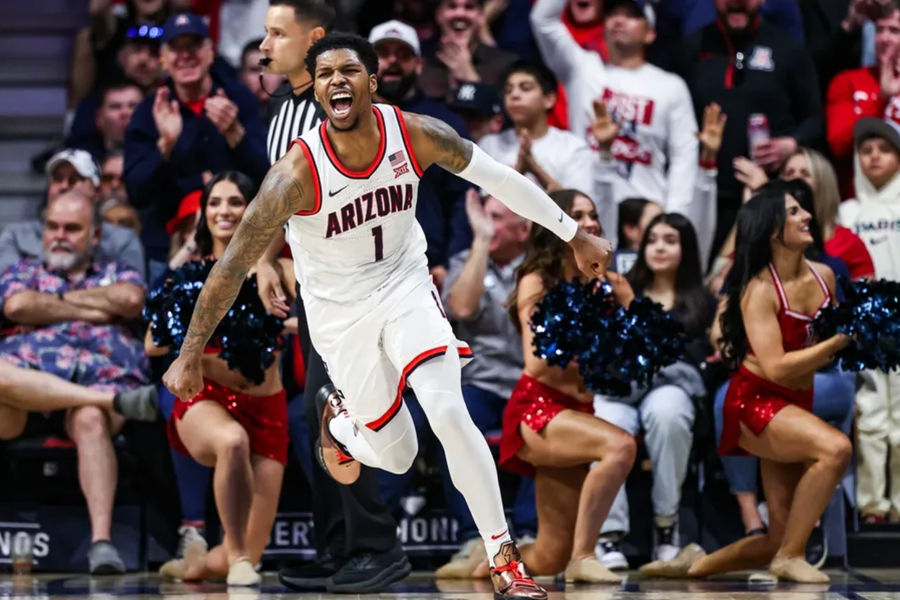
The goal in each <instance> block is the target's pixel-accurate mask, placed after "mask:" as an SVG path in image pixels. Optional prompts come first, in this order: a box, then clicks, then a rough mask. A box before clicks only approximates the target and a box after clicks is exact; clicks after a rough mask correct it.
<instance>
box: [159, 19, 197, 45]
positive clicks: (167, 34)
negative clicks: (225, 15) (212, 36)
mask: <svg viewBox="0 0 900 600" xmlns="http://www.w3.org/2000/svg"><path fill="white" fill-rule="evenodd" d="M179 35H196V36H197V37H201V38H208V37H209V28H208V27H207V26H206V23H205V22H204V21H203V17H199V16H197V15H194V14H191V13H181V14H178V15H172V16H171V17H169V18H168V19H166V22H165V24H164V25H163V31H162V37H161V38H160V42H162V43H163V44H168V43H169V42H171V41H172V40H174V39H175V38H177V37H178V36H179Z"/></svg>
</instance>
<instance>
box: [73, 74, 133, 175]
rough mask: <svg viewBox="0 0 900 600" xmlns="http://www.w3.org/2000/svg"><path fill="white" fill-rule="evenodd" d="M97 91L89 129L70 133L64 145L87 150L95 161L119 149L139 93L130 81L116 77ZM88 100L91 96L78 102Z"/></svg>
mask: <svg viewBox="0 0 900 600" xmlns="http://www.w3.org/2000/svg"><path fill="white" fill-rule="evenodd" d="M97 95H98V97H99V98H100V103H99V106H97V107H96V108H97V110H96V113H95V115H94V128H93V130H92V131H91V132H90V133H87V132H82V133H77V132H76V133H75V134H74V135H70V136H69V139H68V140H66V147H68V148H80V149H82V150H87V151H88V152H90V153H91V156H93V157H94V160H95V161H97V162H100V161H101V160H103V157H104V156H106V155H107V154H108V153H110V152H114V151H121V150H122V144H123V143H124V142H125V129H126V128H127V127H128V123H129V122H130V121H131V115H132V114H134V109H135V108H137V105H138V104H139V103H140V101H141V98H143V93H142V92H141V88H140V87H138V85H137V84H136V83H134V82H133V81H128V80H126V79H120V80H117V81H113V82H110V83H109V84H107V85H106V87H105V88H104V89H103V90H102V91H100V93H99V94H97ZM90 102H92V99H91V98H86V99H85V100H83V101H82V104H85V103H90Z"/></svg>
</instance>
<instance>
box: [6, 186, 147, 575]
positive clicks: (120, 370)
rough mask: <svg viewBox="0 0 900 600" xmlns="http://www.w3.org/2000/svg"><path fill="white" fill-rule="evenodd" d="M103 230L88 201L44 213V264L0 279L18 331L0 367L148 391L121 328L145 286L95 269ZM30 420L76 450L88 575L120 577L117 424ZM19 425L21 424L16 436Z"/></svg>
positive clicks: (82, 415)
mask: <svg viewBox="0 0 900 600" xmlns="http://www.w3.org/2000/svg"><path fill="white" fill-rule="evenodd" d="M101 227H102V224H101V221H100V218H99V214H98V212H97V210H96V206H95V205H94V204H93V201H92V199H91V198H89V197H87V196H85V195H83V194H81V193H79V192H75V191H72V192H68V193H64V194H62V195H60V196H57V197H56V198H54V199H53V200H51V201H50V203H49V205H48V206H47V218H46V223H45V227H44V232H43V246H44V248H43V249H44V261H43V262H41V261H40V260H36V259H33V258H28V259H24V260H21V261H19V262H18V263H16V264H15V265H14V266H12V267H11V268H10V269H8V270H7V271H6V272H5V273H4V274H3V276H2V277H0V298H2V301H3V318H4V320H5V321H7V322H8V324H11V325H13V326H16V327H22V329H21V330H20V331H18V332H14V333H12V334H11V335H7V336H6V337H4V338H2V339H0V358H2V359H3V360H5V361H7V362H10V363H12V364H13V365H15V366H18V367H24V368H27V369H36V370H40V371H44V372H46V373H50V374H52V375H56V376H57V377H60V378H62V379H65V380H67V381H70V382H72V383H76V384H79V385H83V386H86V387H89V388H94V389H97V390H100V391H105V392H108V391H113V392H122V391H125V390H130V389H135V388H137V387H139V386H141V385H144V384H146V383H147V382H148V364H147V358H146V356H145V355H144V351H143V347H142V346H141V343H140V340H138V339H136V338H135V337H134V336H133V335H132V334H131V332H130V331H129V329H128V327H127V326H126V324H127V322H128V321H133V320H135V319H137V318H139V317H140V314H141V309H142V307H143V304H144V284H143V280H142V278H141V276H140V274H139V273H138V272H136V271H135V270H133V269H130V268H128V267H126V266H124V265H122V264H120V263H115V262H106V263H99V262H97V261H96V259H95V253H94V249H95V248H96V247H97V244H98V243H99V241H100V230H101ZM57 415H58V413H51V414H50V415H49V416H43V417H42V416H41V415H39V414H34V417H35V420H36V421H38V423H36V427H38V428H41V427H43V428H49V429H50V430H53V428H54V427H55V426H59V425H61V424H64V431H65V433H66V434H68V436H69V437H70V438H71V439H72V441H73V442H75V445H76V447H77V449H78V462H79V469H78V476H79V483H80V484H81V489H82V491H83V492H84V497H85V500H86V502H87V505H88V513H89V515H90V520H91V547H90V550H89V552H88V562H89V564H90V571H91V573H122V572H124V570H125V567H124V565H123V563H122V559H121V558H120V556H119V553H118V551H117V550H116V548H115V546H113V545H112V542H111V535H110V533H111V532H110V529H111V526H112V510H113V501H114V499H115V492H116V477H117V466H116V454H115V451H114V449H113V445H112V442H111V440H110V436H111V435H115V434H116V433H118V432H119V430H121V428H122V425H123V423H124V419H123V418H122V416H121V415H116V414H111V413H109V412H105V411H103V410H101V409H100V408H99V407H97V406H83V407H80V408H74V409H72V410H70V411H69V412H68V413H67V414H66V415H65V416H64V417H62V416H57ZM24 426H25V423H24V421H20V429H19V432H20V433H21V431H22V430H23V429H22V428H24Z"/></svg>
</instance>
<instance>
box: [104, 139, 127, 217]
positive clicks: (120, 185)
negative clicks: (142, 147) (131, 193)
mask: <svg viewBox="0 0 900 600" xmlns="http://www.w3.org/2000/svg"><path fill="white" fill-rule="evenodd" d="M124 167H125V155H124V154H122V151H121V150H113V151H112V152H109V153H107V154H106V156H105V157H104V159H103V162H101V163H100V189H99V190H98V193H99V194H100V197H99V199H98V202H100V206H101V207H103V206H105V205H106V203H107V202H109V203H115V204H128V191H127V190H126V189H125V181H124V180H123V179H122V172H123V170H124Z"/></svg>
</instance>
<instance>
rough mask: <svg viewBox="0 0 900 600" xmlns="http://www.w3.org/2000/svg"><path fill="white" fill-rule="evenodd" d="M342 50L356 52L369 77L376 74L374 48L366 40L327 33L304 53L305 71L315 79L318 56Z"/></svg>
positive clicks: (345, 34)
mask: <svg viewBox="0 0 900 600" xmlns="http://www.w3.org/2000/svg"><path fill="white" fill-rule="evenodd" d="M344 48H346V49H347V50H353V51H354V52H356V55H357V56H359V60H361V61H362V63H363V66H365V68H366V71H367V72H368V74H369V75H376V74H377V73H378V55H377V54H376V53H375V47H374V46H372V44H370V43H369V40H367V39H366V38H364V37H360V36H358V35H356V34H353V33H329V34H328V35H326V36H325V37H323V38H321V39H319V40H317V41H316V42H315V43H314V44H313V45H312V46H310V47H309V50H308V51H307V53H306V70H307V71H309V74H310V75H311V76H312V77H313V78H315V76H316V59H317V58H318V57H319V55H320V54H322V53H323V52H327V51H329V50H338V49H344Z"/></svg>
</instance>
